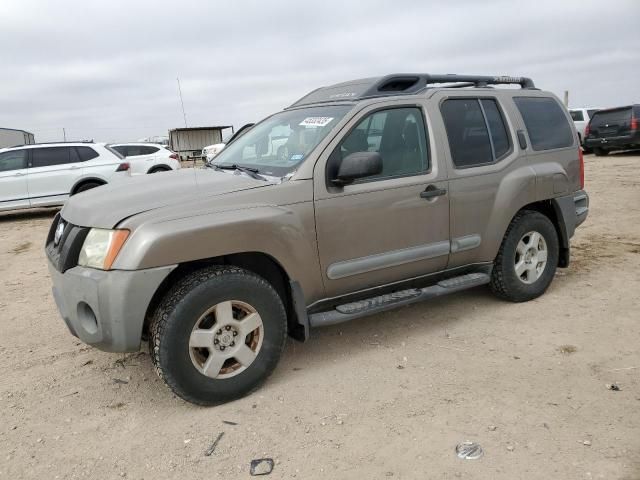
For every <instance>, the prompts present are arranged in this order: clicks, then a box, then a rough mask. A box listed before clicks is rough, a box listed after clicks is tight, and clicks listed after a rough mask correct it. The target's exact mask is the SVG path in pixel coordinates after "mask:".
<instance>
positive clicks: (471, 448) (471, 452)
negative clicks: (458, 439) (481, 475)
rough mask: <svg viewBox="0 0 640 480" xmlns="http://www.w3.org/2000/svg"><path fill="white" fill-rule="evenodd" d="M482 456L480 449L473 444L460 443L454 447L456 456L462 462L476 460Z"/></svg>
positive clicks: (477, 445)
mask: <svg viewBox="0 0 640 480" xmlns="http://www.w3.org/2000/svg"><path fill="white" fill-rule="evenodd" d="M483 454H484V452H483V451H482V447H481V446H480V445H479V444H477V443H475V442H462V443H459V444H458V445H457V446H456V455H458V458H462V459H464V460H476V459H478V458H480V457H481V456H482V455H483Z"/></svg>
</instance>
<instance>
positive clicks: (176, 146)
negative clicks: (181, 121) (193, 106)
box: [169, 125, 233, 160]
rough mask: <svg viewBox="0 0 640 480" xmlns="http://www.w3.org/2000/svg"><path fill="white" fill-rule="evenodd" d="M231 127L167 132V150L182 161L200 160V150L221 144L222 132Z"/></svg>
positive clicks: (182, 129)
mask: <svg viewBox="0 0 640 480" xmlns="http://www.w3.org/2000/svg"><path fill="white" fill-rule="evenodd" d="M229 128H230V129H231V133H233V126H231V125H224V126H220V127H193V128H174V129H173V130H169V148H170V149H171V150H173V151H174V152H176V153H177V154H178V155H180V158H181V159H182V160H195V159H200V158H201V156H202V149H203V148H204V147H206V146H208V145H214V144H216V143H222V132H223V130H226V129H229Z"/></svg>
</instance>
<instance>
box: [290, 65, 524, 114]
mask: <svg viewBox="0 0 640 480" xmlns="http://www.w3.org/2000/svg"><path fill="white" fill-rule="evenodd" d="M490 85H520V87H521V88H526V89H535V88H536V87H535V84H534V83H533V80H531V79H530V78H527V77H509V76H488V75H456V74H430V73H394V74H391V75H386V76H384V77H377V78H365V79H361V80H352V81H349V82H344V83H339V84H337V85H331V86H329V87H323V88H318V89H316V90H314V91H312V92H311V93H308V94H307V95H305V96H304V97H302V98H301V99H300V100H298V101H297V102H295V103H294V104H293V105H291V107H297V106H300V105H309V104H312V103H323V102H338V101H345V100H346V101H353V100H361V99H363V98H372V97H385V96H390V95H411V94H415V93H419V92H422V91H424V90H426V89H427V88H429V87H430V86H437V87H439V88H465V87H477V88H482V87H488V86H490ZM291 107H290V108H291Z"/></svg>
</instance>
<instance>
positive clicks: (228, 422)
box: [222, 420, 238, 425]
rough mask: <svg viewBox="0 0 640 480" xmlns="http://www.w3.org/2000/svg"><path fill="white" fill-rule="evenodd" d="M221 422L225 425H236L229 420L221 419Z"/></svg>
mask: <svg viewBox="0 0 640 480" xmlns="http://www.w3.org/2000/svg"><path fill="white" fill-rule="evenodd" d="M222 423H225V424H227V425H238V424H237V423H236V422H232V421H230V420H222Z"/></svg>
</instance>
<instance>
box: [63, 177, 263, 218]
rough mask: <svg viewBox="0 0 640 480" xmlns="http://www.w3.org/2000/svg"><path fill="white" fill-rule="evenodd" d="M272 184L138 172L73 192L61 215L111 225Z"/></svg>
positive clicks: (235, 179) (237, 178)
mask: <svg viewBox="0 0 640 480" xmlns="http://www.w3.org/2000/svg"><path fill="white" fill-rule="evenodd" d="M270 185H274V183H272V182H265V181H262V180H257V179H253V178H250V177H247V176H246V175H244V174H237V173H235V172H233V173H231V172H220V171H216V170H213V169H211V168H183V169H180V170H175V171H171V172H163V173H156V174H153V175H140V176H136V177H131V178H128V179H126V180H122V181H118V182H117V183H112V184H108V185H104V186H102V187H99V188H95V189H92V190H88V191H86V192H82V193H79V194H77V195H74V196H73V197H71V198H70V199H69V201H68V202H67V204H66V205H65V206H64V208H63V209H62V212H61V214H62V217H63V218H64V219H65V220H67V221H68V222H71V223H72V224H74V225H78V226H83V227H96V228H113V227H115V226H116V225H117V224H118V223H120V222H121V221H122V220H124V219H125V218H128V217H131V216H132V215H136V214H138V213H142V212H148V211H150V210H155V209H158V208H162V207H166V206H175V205H176V204H179V203H183V202H188V201H190V200H194V199H196V198H206V197H215V196H219V195H224V194H227V193H232V192H238V191H241V190H249V189H252V188H261V187H267V186H270Z"/></svg>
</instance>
